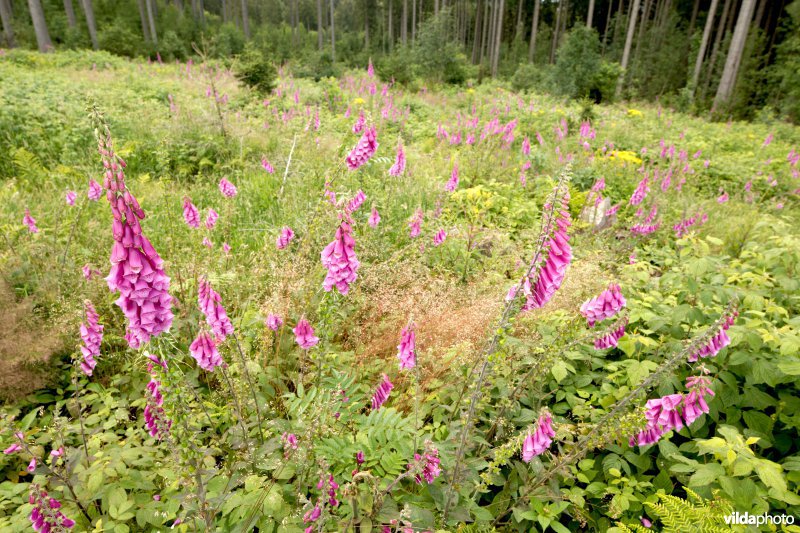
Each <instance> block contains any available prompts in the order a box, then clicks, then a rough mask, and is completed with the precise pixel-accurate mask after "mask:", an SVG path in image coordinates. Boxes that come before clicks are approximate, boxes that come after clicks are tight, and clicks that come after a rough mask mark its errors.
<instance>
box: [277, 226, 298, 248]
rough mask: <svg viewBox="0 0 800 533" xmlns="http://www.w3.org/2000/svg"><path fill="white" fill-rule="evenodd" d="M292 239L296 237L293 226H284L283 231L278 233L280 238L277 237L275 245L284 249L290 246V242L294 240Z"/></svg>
mask: <svg viewBox="0 0 800 533" xmlns="http://www.w3.org/2000/svg"><path fill="white" fill-rule="evenodd" d="M292 239H294V231H292V228H290V227H289V226H284V227H283V229H281V233H280V235H278V238H277V239H275V247H276V248H277V249H278V250H283V249H284V248H286V247H287V246H289V243H290V242H292Z"/></svg>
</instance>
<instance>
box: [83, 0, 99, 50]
mask: <svg viewBox="0 0 800 533" xmlns="http://www.w3.org/2000/svg"><path fill="white" fill-rule="evenodd" d="M83 14H84V15H85V16H86V28H87V29H88V30H89V39H90V40H91V41H92V48H93V49H94V50H99V49H100V45H99V43H98V42H97V23H95V20H94V6H92V0H83Z"/></svg>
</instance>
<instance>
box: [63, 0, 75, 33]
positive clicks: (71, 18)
mask: <svg viewBox="0 0 800 533" xmlns="http://www.w3.org/2000/svg"><path fill="white" fill-rule="evenodd" d="M64 11H65V12H66V14H67V25H68V26H69V27H70V28H74V27H75V26H77V25H78V22H77V20H76V19H75V8H73V7H72V0H64Z"/></svg>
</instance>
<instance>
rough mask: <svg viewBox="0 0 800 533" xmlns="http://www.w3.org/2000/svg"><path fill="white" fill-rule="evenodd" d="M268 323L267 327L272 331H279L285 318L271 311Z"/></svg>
mask: <svg viewBox="0 0 800 533" xmlns="http://www.w3.org/2000/svg"><path fill="white" fill-rule="evenodd" d="M266 324H267V327H268V328H269V329H271V330H272V331H278V329H280V327H281V326H282V325H283V319H282V318H281V317H279V316H278V315H274V314H272V313H270V314H269V315H267V321H266Z"/></svg>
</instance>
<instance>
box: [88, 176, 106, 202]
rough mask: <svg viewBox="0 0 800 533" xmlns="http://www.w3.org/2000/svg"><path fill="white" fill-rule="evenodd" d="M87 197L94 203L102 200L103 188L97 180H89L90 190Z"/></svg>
mask: <svg viewBox="0 0 800 533" xmlns="http://www.w3.org/2000/svg"><path fill="white" fill-rule="evenodd" d="M86 196H87V197H88V198H89V200H91V201H92V202H96V201H97V200H99V199H100V197H101V196H103V187H102V186H101V185H100V184H99V183H97V182H96V181H95V180H92V179H90V180H89V190H88V192H87V193H86Z"/></svg>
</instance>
